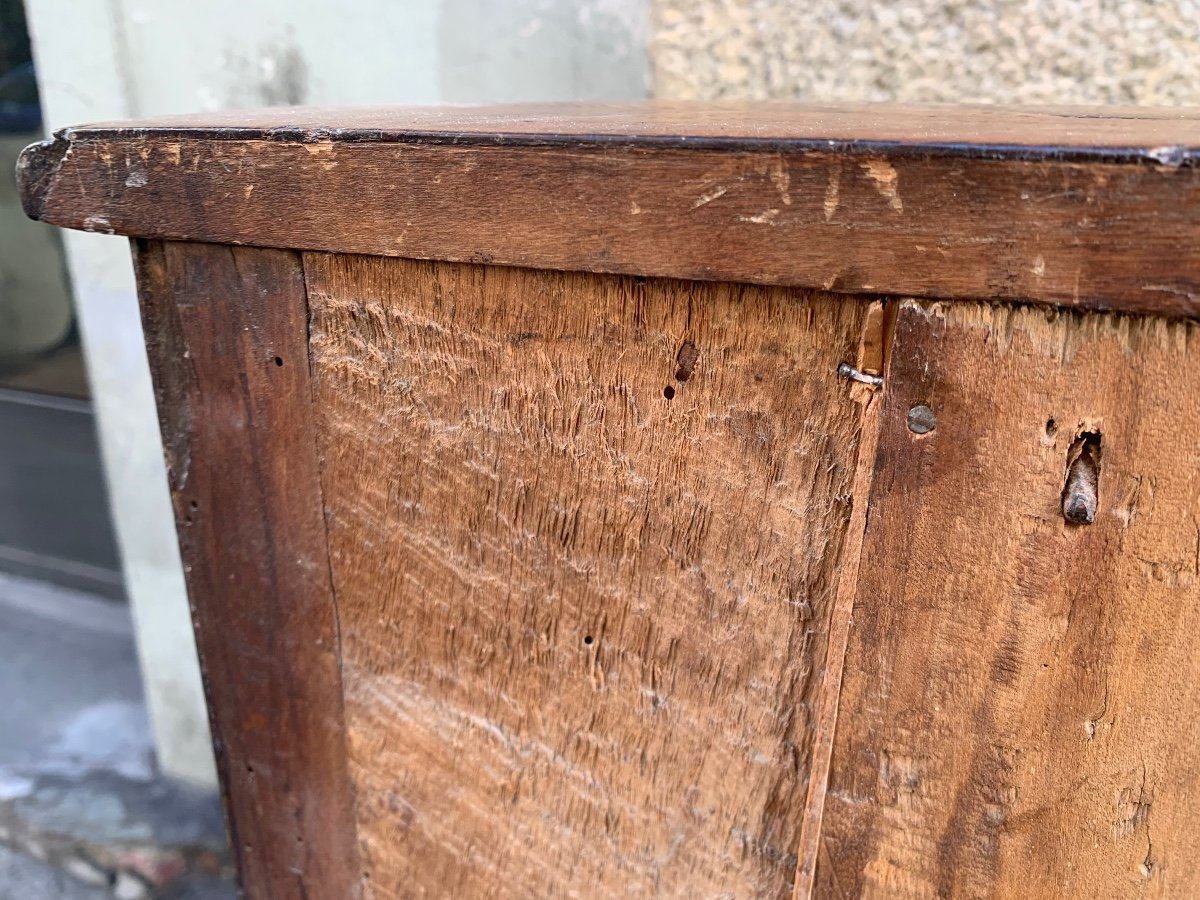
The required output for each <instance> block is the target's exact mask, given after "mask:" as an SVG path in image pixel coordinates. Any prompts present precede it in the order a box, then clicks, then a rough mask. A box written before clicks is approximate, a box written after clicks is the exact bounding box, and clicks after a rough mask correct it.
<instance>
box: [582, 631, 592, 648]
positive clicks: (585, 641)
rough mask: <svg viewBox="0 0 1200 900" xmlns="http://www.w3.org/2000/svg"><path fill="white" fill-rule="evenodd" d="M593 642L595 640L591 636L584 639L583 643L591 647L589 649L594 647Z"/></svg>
mask: <svg viewBox="0 0 1200 900" xmlns="http://www.w3.org/2000/svg"><path fill="white" fill-rule="evenodd" d="M592 640H593V638H592V636H591V635H590V634H589V635H588V636H587V637H585V638H584V639H583V642H584V643H585V644H587V646H589V647H590V646H592Z"/></svg>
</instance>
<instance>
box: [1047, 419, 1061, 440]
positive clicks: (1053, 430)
mask: <svg viewBox="0 0 1200 900" xmlns="http://www.w3.org/2000/svg"><path fill="white" fill-rule="evenodd" d="M1057 433H1058V423H1057V422H1055V421H1054V419H1047V420H1046V437H1054V435H1056V434H1057Z"/></svg>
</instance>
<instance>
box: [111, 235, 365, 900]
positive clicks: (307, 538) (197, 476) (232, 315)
mask: <svg viewBox="0 0 1200 900" xmlns="http://www.w3.org/2000/svg"><path fill="white" fill-rule="evenodd" d="M134 249H135V260H136V267H137V273H138V288H139V297H140V301H141V306H142V314H143V322H144V325H145V330H146V342H147V348H148V351H149V355H150V363H151V370H152V372H153V376H154V384H155V393H156V399H157V401H158V408H159V415H160V419H161V424H162V431H163V442H164V445H165V448H166V455H167V466H168V472H169V477H170V481H171V493H172V499H173V503H174V506H175V516H176V523H177V527H178V530H179V537H180V547H181V550H182V555H183V561H184V569H185V575H186V579H187V584H188V593H189V597H190V599H191V603H192V614H193V618H194V623H195V628H196V639H197V645H198V648H199V652H200V659H201V666H202V671H203V673H204V680H205V690H206V692H207V694H208V699H209V710H210V716H211V720H212V729H213V736H214V741H215V743H216V747H217V759H218V768H219V770H220V774H221V781H222V784H223V785H224V789H225V802H226V814H227V819H228V825H229V831H230V837H231V841H232V845H233V852H234V855H235V858H236V859H237V862H238V870H239V874H240V880H241V885H242V888H243V890H244V891H245V892H246V895H247V896H248V897H252V898H255V900H258V898H264V900H275V898H292V897H317V896H320V897H331V898H332V897H354V896H357V895H358V875H357V868H358V867H357V864H356V861H355V859H356V843H355V839H354V816H353V795H352V790H353V789H352V785H351V784H350V782H349V780H348V778H347V770H346V751H345V736H344V725H343V719H342V696H341V683H340V659H339V655H340V650H339V646H338V634H337V631H338V627H337V610H336V605H335V600H334V596H333V592H332V587H331V584H330V578H329V562H328V548H327V544H326V537H325V525H324V520H323V514H322V509H323V504H322V502H321V488H320V481H319V477H318V472H317V457H316V437H315V432H314V429H313V411H312V397H311V391H310V389H309V362H308V319H307V304H306V300H305V290H304V279H303V272H302V269H301V264H300V257H299V255H298V254H296V253H292V252H289V251H283V250H257V249H250V248H239V247H225V246H220V245H215V244H173V243H158V242H135V244H134Z"/></svg>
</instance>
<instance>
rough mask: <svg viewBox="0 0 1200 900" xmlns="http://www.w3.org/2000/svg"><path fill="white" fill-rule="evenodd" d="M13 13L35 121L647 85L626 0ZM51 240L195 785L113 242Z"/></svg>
mask: <svg viewBox="0 0 1200 900" xmlns="http://www.w3.org/2000/svg"><path fill="white" fill-rule="evenodd" d="M25 5H26V12H27V15H28V20H29V30H30V33H31V36H32V39H33V49H34V58H35V61H36V64H37V70H38V76H39V78H38V81H39V86H40V89H41V97H42V108H43V113H44V117H45V123H44V124H45V128H46V130H48V131H50V130H53V129H56V128H60V127H63V126H66V125H71V124H78V123H81V122H86V121H95V120H97V119H119V118H128V117H133V116H153V115H161V114H166V113H176V112H194V111H200V110H215V109H222V108H232V107H249V106H264V105H295V104H310V105H321V104H329V105H333V104H381V103H437V102H445V101H471V100H477V101H482V100H516V99H525V100H567V99H579V98H585V99H589V98H590V99H598V98H604V99H630V98H640V97H643V96H645V94H646V90H647V87H646V86H647V71H648V65H647V60H646V46H647V23H648V15H647V8H646V6H645V4H644V3H643V2H642V0H503V2H499V0H370V2H358V3H329V2H327V0H205V2H203V3H192V2H185V0H26V4H25ZM30 224H32V223H30ZM64 240H65V241H66V251H67V263H68V269H69V272H70V280H71V285H72V287H73V290H74V295H75V306H76V310H77V317H78V323H79V328H80V330H81V332H82V335H83V346H84V356H85V359H86V363H87V368H88V375H89V380H90V382H91V393H92V398H93V404H94V409H95V415H96V422H97V429H98V432H99V435H100V445H101V451H102V455H103V459H104V464H105V469H106V472H107V479H108V488H109V497H110V502H111V507H112V511H113V519H114V521H115V525H116V535H117V543H118V545H119V548H120V554H121V559H122V564H123V570H124V575H125V586H126V591H127V593H128V596H129V600H130V604H131V607H132V610H133V615H134V622H135V629H136V633H137V638H138V640H137V644H138V652H139V655H140V658H141V664H142V671H143V678H144V684H145V692H146V698H147V703H148V706H149V710H150V717H151V722H152V726H153V729H154V736H155V743H156V747H157V751H158V760H159V764H160V766H161V767H162V769H163V770H164V771H166V772H167V773H169V774H172V775H175V776H178V777H182V778H184V779H187V780H191V781H199V782H202V783H211V782H212V781H213V780H214V777H215V776H214V770H213V763H212V750H211V747H210V745H209V737H208V730H207V718H206V714H205V710H204V701H203V693H202V690H201V684H200V677H199V669H198V665H197V662H196V656H195V644H194V641H193V639H192V635H191V627H190V618H189V614H188V609H187V601H186V595H185V592H184V584H183V576H182V568H181V563H180V560H179V553H178V548H177V546H176V543H175V533H174V525H173V518H172V514H171V509H170V501H169V498H168V494H167V486H166V475H165V471H164V468H163V462H162V455H161V450H160V444H159V436H158V424H157V419H156V415H155V410H154V400H153V395H152V392H151V386H150V377H149V372H148V369H147V366H146V358H145V352H144V350H143V347H142V337H141V325H140V322H139V319H138V311H137V303H136V299H135V295H134V284H133V273H132V269H131V266H130V261H129V250H128V246H127V244H126V242H125V241H124V240H122V239H120V238H115V237H107V236H104V235H94V234H83V233H80V232H70V233H66V234H65V235H64ZM42 302H45V301H44V300H43V301H42ZM57 327H59V328H61V327H63V326H62V323H57Z"/></svg>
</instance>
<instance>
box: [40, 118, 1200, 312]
mask: <svg viewBox="0 0 1200 900" xmlns="http://www.w3.org/2000/svg"><path fill="white" fill-rule="evenodd" d="M199 133H200V134H201V137H198V138H197V137H194V136H192V135H191V134H190V132H189V131H188V130H181V131H180V132H179V135H184V136H182V137H169V136H168V135H164V134H159V133H151V132H150V131H143V133H141V134H140V136H139V132H138V131H137V130H136V129H131V130H130V131H129V132H128V133H126V132H114V133H112V134H111V135H107V136H106V133H105V132H100V133H98V134H93V133H91V132H88V131H87V130H82V129H81V130H78V131H67V132H64V133H63V134H62V135H61V136H59V137H57V138H55V139H54V140H52V141H46V142H42V143H40V144H35V145H32V146H30V147H29V148H27V149H26V150H25V152H24V153H23V154H22V156H21V159H20V161H19V163H18V167H17V173H18V181H19V183H20V187H21V194H22V202H23V205H24V208H25V210H26V213H27V214H28V215H30V216H31V217H33V218H36V219H40V220H41V221H45V222H48V223H50V224H53V225H58V226H61V227H66V228H77V229H82V230H85V231H93V232H101V233H106V234H123V235H129V236H133V237H144V238H153V239H161V240H175V241H194V242H208V243H228V244H243V245H248V246H259V247H278V248H283V249H298V250H309V251H326V252H336V253H357V254H364V255H379V256H398V257H408V258H416V259H434V260H445V261H451V262H480V263H489V264H495V265H515V266H526V267H531V268H547V269H560V270H567V271H572V270H574V271H590V272H602V273H610V274H631V275H644V276H657V277H673V278H684V279H693V280H716V281H744V282H751V283H759V284H778V285H786V286H795V287H806V288H816V289H823V290H831V291H835V292H842V293H856V294H864V293H865V294H873V295H903V296H914V297H923V298H930V299H946V300H949V299H962V300H977V301H995V300H1000V301H1011V302H1017V303H1034V304H1045V305H1051V306H1063V307H1080V308H1086V309H1095V310H1103V311H1113V312H1131V313H1140V314H1153V315H1163V316H1168V317H1174V318H1196V317H1200V251H1198V249H1197V248H1200V167H1196V166H1193V165H1191V161H1192V159H1193V156H1192V154H1193V153H1194V152H1195V151H1193V150H1189V149H1187V148H1185V147H1182V146H1176V147H1161V148H1157V149H1147V148H1135V149H1133V150H1131V155H1128V156H1125V157H1121V158H1120V159H1117V160H1113V159H1107V158H1106V159H1107V161H1092V162H1086V161H1081V160H1080V159H1076V158H1073V157H1063V156H1061V155H1052V156H1047V157H1045V158H1041V159H1032V158H1029V157H1028V156H1027V155H1025V154H1024V152H1022V153H1020V154H1017V155H1015V156H1009V155H1006V154H1007V151H1006V150H1004V149H1003V148H996V147H993V148H990V150H989V149H987V148H983V147H981V146H977V145H971V146H972V148H973V151H979V152H980V153H982V154H983V155H981V156H978V157H977V158H972V159H964V158H959V157H957V156H954V155H953V154H951V155H941V154H940V151H938V150H937V148H936V147H931V146H930V145H919V144H911V145H909V144H906V145H905V146H904V147H902V148H897V147H896V146H894V145H893V144H878V143H873V142H870V141H865V142H855V143H851V144H847V145H844V146H840V147H838V146H834V147H832V149H831V142H811V141H788V142H786V143H785V144H782V145H781V144H780V143H779V142H777V141H774V140H771V141H767V142H762V143H757V144H755V143H754V142H751V143H749V144H747V143H745V142H742V143H740V144H739V143H737V142H736V141H734V142H733V143H730V142H729V141H726V140H725V139H724V138H722V139H721V140H722V141H725V143H720V142H718V144H713V145H705V144H704V143H703V141H692V140H689V141H688V142H687V144H686V147H685V146H684V145H683V144H682V143H679V144H678V145H677V146H670V147H668V146H666V145H665V144H663V143H661V142H660V143H658V144H656V143H654V136H650V137H646V136H636V137H630V136H621V135H608V136H607V137H609V138H614V139H620V140H622V141H625V143H623V144H609V143H605V142H603V141H599V142H597V141H595V140H593V139H592V136H584V137H581V136H578V135H569V136H565V137H564V138H563V140H562V142H561V144H556V143H555V142H554V141H553V140H550V139H549V138H548V137H547V135H543V134H500V135H497V134H492V135H490V136H489V135H482V136H481V135H470V134H465V135H464V134H456V135H450V134H430V133H425V134H422V135H419V136H417V137H415V138H413V139H412V140H411V141H408V142H404V141H400V140H398V141H397V142H382V143H380V142H364V143H356V142H354V141H350V142H345V141H344V136H341V137H338V139H337V140H334V139H333V138H332V137H330V135H329V134H328V133H327V132H319V133H307V136H308V138H310V140H305V141H301V142H296V141H286V140H282V139H281V136H280V134H276V135H274V137H273V138H272V139H271V140H258V139H255V140H247V139H244V138H242V137H240V136H238V137H230V136H228V135H225V136H222V137H220V138H213V137H206V136H204V132H203V130H200V131H199ZM281 134H282V133H281ZM314 134H315V135H316V136H314ZM293 137H294V135H293ZM671 140H676V139H671ZM510 141H511V142H516V143H510ZM521 141H525V142H526V144H524V145H522V144H521V143H520V142H521ZM529 142H533V143H534V144H536V146H530V145H529ZM818 144H819V146H818ZM1029 149H1030V148H1028V147H1025V148H1022V150H1023V151H1027V150H1029ZM1060 149H1061V148H1060ZM1076 149H1078V148H1076ZM1112 149H1113V148H1111V147H1110V148H1104V152H1105V153H1109V152H1110V151H1112ZM988 154H992V155H990V156H989V155H988ZM753 166H758V167H759V168H760V169H762V171H761V172H759V173H758V176H754V175H749V176H748V175H746V173H745V172H741V173H739V172H738V171H737V170H738V168H739V167H741V168H742V169H746V168H749V167H753ZM767 166H774V167H775V169H776V171H775V172H773V173H771V174H770V179H769V183H765V182H764V179H763V178H761V177H759V176H762V175H763V174H764V173H765V172H766V169H765V168H764V167H767ZM846 170H849V171H851V172H853V173H855V175H856V177H857V182H856V184H858V188H861V183H867V184H869V185H871V187H872V191H871V192H869V193H866V194H864V193H862V191H861V190H860V193H859V195H858V196H857V197H856V196H854V195H853V194H852V192H851V191H850V190H848V189H847V187H848V182H847V181H842V182H841V193H840V196H839V187H838V182H839V180H840V179H842V178H843V174H844V173H845V171H846ZM713 171H718V172H719V171H724V172H725V173H726V176H727V177H729V176H730V173H733V174H732V177H733V179H734V180H735V181H737V182H738V184H737V185H736V188H737V189H736V190H732V189H726V188H724V187H722V188H715V189H714V192H713V193H711V194H710V193H708V192H707V190H706V189H705V182H706V180H708V179H709V178H710V177H711V173H712V172H713ZM797 176H801V177H800V178H799V179H798V178H797ZM443 180H444V184H443ZM789 180H791V181H792V182H793V183H796V182H797V181H803V182H804V184H807V188H806V189H807V190H808V195H807V196H805V197H804V198H803V201H802V202H799V203H796V204H794V205H789V204H792V200H791V198H789V197H787V196H783V197H782V198H780V197H778V196H773V192H774V191H775V189H777V188H778V190H779V192H780V193H781V194H786V185H787V183H788V181H789ZM818 182H819V183H820V185H821V188H820V190H818V189H817V188H816V187H814V185H817V184H818ZM826 183H828V189H827V190H825V188H824V185H825V184H826ZM804 184H801V187H802V188H803V187H804ZM781 185H782V186H781ZM1110 185H1116V186H1110ZM726 193H728V194H729V196H728V197H725V196H724V195H725V194H726ZM872 194H874V195H875V196H872ZM914 194H915V195H916V196H915V197H914ZM635 195H636V196H637V197H638V198H639V199H631V198H634V197H635ZM643 195H645V196H646V197H648V198H649V201H650V202H646V201H645V200H642V199H640V198H641V197H642V196H643ZM735 197H736V198H737V199H736V200H735V199H734V198H735ZM880 198H882V202H881V200H880ZM781 199H782V203H780V200H781ZM731 200H734V202H732V203H731V202H730V201H731ZM716 201H720V202H716ZM701 207H703V209H701ZM822 208H823V209H824V219H823V220H822V218H821V210H822ZM547 209H549V210H550V211H551V212H552V213H553V219H554V221H553V222H551V221H550V220H549V217H547V216H546V215H543V214H542V213H544V212H545V211H546V210H547ZM643 213H647V214H646V215H643ZM896 213H899V214H900V215H894V214H896ZM777 215H778V218H775V217H776V216H777ZM805 216H806V217H807V218H803V217H805ZM763 226H770V227H763ZM938 255H940V258H938Z"/></svg>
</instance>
